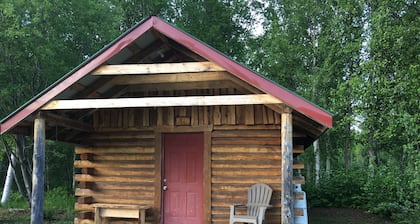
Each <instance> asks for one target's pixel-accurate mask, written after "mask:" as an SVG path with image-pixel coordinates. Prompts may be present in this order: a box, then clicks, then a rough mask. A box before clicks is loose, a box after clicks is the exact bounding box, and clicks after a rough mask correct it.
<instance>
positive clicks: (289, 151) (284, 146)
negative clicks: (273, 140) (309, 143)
mask: <svg viewBox="0 0 420 224" xmlns="http://www.w3.org/2000/svg"><path fill="white" fill-rule="evenodd" d="M292 126H293V123H292V111H291V109H289V108H285V109H284V111H283V113H282V114H281V153H282V160H281V161H282V166H281V179H282V183H281V185H282V190H281V223H282V224H294V214H293V213H294V211H293V135H292V133H293V131H292Z"/></svg>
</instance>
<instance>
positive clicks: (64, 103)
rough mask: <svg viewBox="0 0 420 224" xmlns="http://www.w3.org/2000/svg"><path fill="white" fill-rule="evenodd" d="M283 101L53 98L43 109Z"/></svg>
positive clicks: (235, 97) (234, 97)
mask: <svg viewBox="0 0 420 224" xmlns="http://www.w3.org/2000/svg"><path fill="white" fill-rule="evenodd" d="M281 103H282V101H281V100H279V99H277V98H275V97H274V96H271V95H268V94H250V95H220V96H185V97H147V98H112V99H76V100H52V101H50V102H49V103H47V104H46V105H45V106H43V107H42V108H41V110H77V109H100V108H133V107H173V106H214V105H249V104H281Z"/></svg>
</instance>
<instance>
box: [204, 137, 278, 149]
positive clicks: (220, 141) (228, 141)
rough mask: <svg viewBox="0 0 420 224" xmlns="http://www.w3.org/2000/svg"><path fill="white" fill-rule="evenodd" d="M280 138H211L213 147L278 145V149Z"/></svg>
mask: <svg viewBox="0 0 420 224" xmlns="http://www.w3.org/2000/svg"><path fill="white" fill-rule="evenodd" d="M280 143H281V140H280V138H256V139H252V138H239V137H237V138H213V139H212V144H213V145H258V146H269V145H276V146H277V145H278V146H279V147H280Z"/></svg>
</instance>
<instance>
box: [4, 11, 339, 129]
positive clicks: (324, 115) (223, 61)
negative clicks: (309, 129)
mask: <svg viewBox="0 0 420 224" xmlns="http://www.w3.org/2000/svg"><path fill="white" fill-rule="evenodd" d="M150 32H157V33H159V34H160V35H164V36H165V37H167V38H169V39H171V40H173V41H174V42H176V43H177V44H179V45H180V46H179V47H180V48H185V49H188V50H190V51H192V52H194V53H195V54H196V55H197V57H202V58H203V59H204V60H208V61H211V62H213V63H215V64H217V65H219V66H221V67H223V68H224V69H225V70H226V71H227V72H229V73H231V74H233V75H234V76H236V77H237V78H239V79H240V80H242V81H244V82H246V83H248V84H249V85H251V86H253V87H255V88H257V89H259V90H260V91H262V92H264V93H267V94H270V95H272V96H274V97H276V98H278V99H280V100H281V101H282V102H284V104H285V105H287V106H289V107H291V108H293V109H294V110H296V111H297V112H299V113H301V114H303V115H304V116H307V117H308V118H310V119H311V120H313V121H315V122H316V123H318V124H320V125H322V126H324V127H325V129H326V128H331V127H332V116H331V114H329V113H328V112H326V111H325V110H323V109H321V108H319V107H318V106H316V105H315V104H312V103H310V102H309V101H307V100H305V99H304V98H302V97H300V96H298V95H296V94H295V93H293V92H291V91H289V90H287V89H286V88H284V87H282V86H280V85H278V84H276V83H274V82H272V81H270V80H268V79H266V78H265V77H263V76H261V75H259V74H257V73H255V72H254V71H252V70H250V69H248V68H247V67H245V66H243V65H241V64H239V63H238V62H236V61H234V60H232V59H231V58H229V57H227V56H225V55H224V54H222V53H220V52H219V51H217V50H215V49H213V48H211V47H209V46H208V45H206V44H205V43H203V42H201V41H199V40H197V39H196V38H194V37H193V36H191V35H189V34H187V33H185V32H183V31H182V30H180V29H178V28H176V27H175V26H173V25H170V24H169V23H166V22H164V21H163V20H161V19H159V18H158V17H156V16H151V17H149V18H147V19H145V20H143V21H142V22H140V23H139V24H138V25H136V26H134V27H133V28H132V29H130V30H129V31H127V32H125V33H124V34H123V35H121V36H120V37H118V38H117V39H115V40H114V41H113V42H112V43H110V44H109V45H107V46H105V47H104V48H103V49H102V50H101V51H99V52H98V53H96V54H95V55H94V56H92V57H91V58H90V59H88V60H86V61H85V62H83V63H82V64H80V65H79V66H78V67H76V68H75V69H73V70H72V71H70V72H69V73H67V74H66V75H65V76H64V77H62V78H61V79H59V80H58V81H57V82H55V83H54V84H52V85H51V86H49V87H48V88H47V89H45V90H44V91H43V92H41V93H40V94H38V95H37V96H35V97H34V98H32V99H31V100H30V101H28V102H27V103H26V104H24V105H23V106H22V107H20V108H18V109H17V110H16V111H14V112H13V113H11V114H10V115H9V116H7V117H6V118H5V119H3V120H2V121H1V122H0V134H4V133H6V132H8V131H9V130H10V129H12V128H13V127H14V126H16V125H17V124H18V123H19V122H21V121H22V120H24V119H25V118H27V117H29V116H31V115H32V114H33V113H34V112H36V111H37V110H39V109H40V108H41V107H42V106H43V105H45V104H46V103H48V102H50V101H51V100H53V99H56V98H65V96H64V95H63V94H67V95H68V93H64V91H65V90H67V89H68V88H69V87H71V86H72V85H73V84H75V83H76V82H78V81H80V80H81V79H82V78H84V77H86V76H87V75H88V74H90V73H91V72H92V71H94V70H95V69H97V68H98V67H99V66H101V65H102V64H106V63H109V62H110V60H121V59H119V58H124V57H125V58H127V57H126V56H124V54H125V53H124V52H123V50H124V49H126V48H129V47H130V45H131V44H132V43H134V42H135V41H136V40H137V39H138V38H140V37H142V36H147V34H148V33H150ZM144 40H145V41H146V42H147V41H148V40H147V38H144ZM148 44H149V45H150V44H152V43H148ZM117 55H118V57H116V56H117ZM92 83H94V80H91V81H90V82H89V84H92ZM325 129H324V130H325Z"/></svg>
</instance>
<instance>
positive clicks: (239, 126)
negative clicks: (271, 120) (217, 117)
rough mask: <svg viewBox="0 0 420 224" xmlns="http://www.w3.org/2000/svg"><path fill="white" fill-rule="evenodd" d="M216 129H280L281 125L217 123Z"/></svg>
mask: <svg viewBox="0 0 420 224" xmlns="http://www.w3.org/2000/svg"><path fill="white" fill-rule="evenodd" d="M214 130H215V131H217V130H278V131H280V125H215V126H214Z"/></svg>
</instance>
